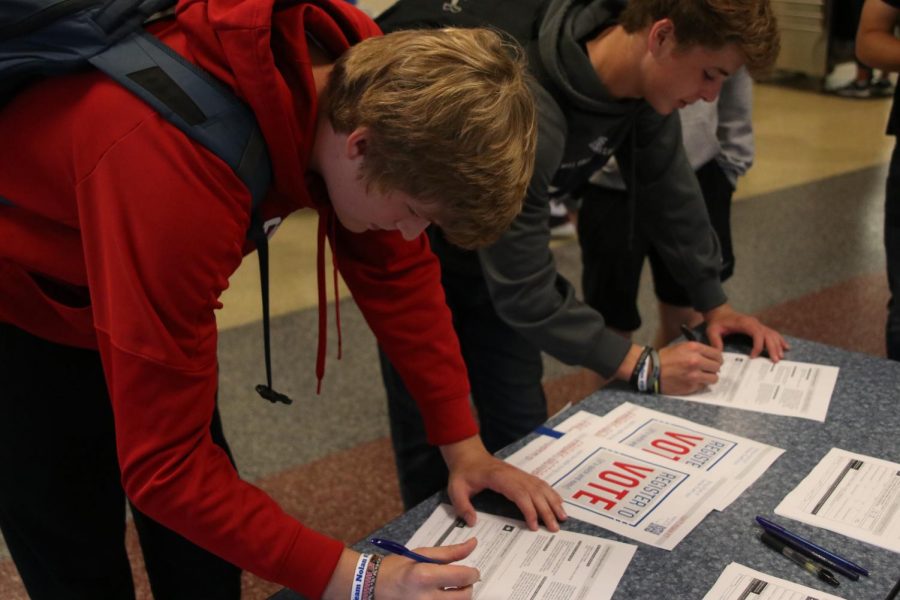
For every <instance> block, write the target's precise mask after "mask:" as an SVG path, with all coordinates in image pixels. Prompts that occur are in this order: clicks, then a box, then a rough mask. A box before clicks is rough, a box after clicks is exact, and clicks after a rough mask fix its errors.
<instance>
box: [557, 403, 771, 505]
mask: <svg viewBox="0 0 900 600" xmlns="http://www.w3.org/2000/svg"><path fill="white" fill-rule="evenodd" d="M555 429H556V430H557V431H562V432H569V433H576V432H577V433H578V434H579V435H589V436H594V437H598V438H603V439H608V440H613V441H617V442H621V443H623V444H625V445H627V446H630V447H631V448H635V449H636V450H639V451H640V452H641V454H640V455H641V456H643V457H644V458H647V459H650V460H654V461H657V462H659V461H660V460H661V461H663V464H668V465H669V466H671V467H673V468H674V469H676V470H686V471H691V470H699V471H703V472H704V473H706V474H707V475H709V476H710V477H712V478H714V479H724V480H726V481H725V482H724V484H723V489H722V493H721V495H720V496H719V502H718V503H717V504H716V506H715V508H716V509H717V510H724V509H725V508H726V507H727V506H728V505H729V504H730V503H731V502H733V501H734V500H735V499H737V498H738V496H740V495H741V494H742V493H743V492H744V490H746V489H747V487H749V486H750V485H751V484H752V483H753V482H754V481H756V480H757V479H758V478H759V477H760V476H761V475H762V474H763V473H764V472H765V471H766V469H768V468H769V467H770V466H771V465H772V463H773V462H774V461H775V460H776V459H777V458H778V457H779V456H780V455H781V454H782V452H783V450H782V449H781V448H776V447H774V446H770V445H768V444H763V443H761V442H757V441H754V440H750V439H747V438H745V437H741V436H739V435H735V434H733V433H730V432H727V431H722V430H719V429H715V428H712V427H709V426H706V425H702V424H700V423H695V422H693V421H689V420H687V419H681V418H679V417H676V416H673V415H668V414H665V413H661V412H657V411H655V410H651V409H649V408H645V407H643V406H637V405H635V404H631V403H630V402H625V403H623V404H621V405H619V406H618V407H617V408H615V409H613V410H611V411H610V412H608V413H607V414H605V415H603V416H599V415H594V414H591V413H588V412H585V411H579V412H577V413H575V414H574V415H572V416H571V417H569V418H568V419H566V420H565V421H563V422H562V423H560V424H559V425H557V426H556V427H555Z"/></svg>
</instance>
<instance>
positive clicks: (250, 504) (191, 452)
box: [76, 114, 343, 598]
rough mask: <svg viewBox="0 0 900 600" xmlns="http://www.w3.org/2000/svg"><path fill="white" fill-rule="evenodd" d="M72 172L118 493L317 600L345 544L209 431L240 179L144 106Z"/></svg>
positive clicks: (242, 221)
mask: <svg viewBox="0 0 900 600" xmlns="http://www.w3.org/2000/svg"><path fill="white" fill-rule="evenodd" d="M83 172H84V173H86V175H84V176H83V179H81V180H80V181H79V182H78V184H77V191H76V193H77V196H78V207H79V213H80V214H79V217H80V222H81V226H82V233H83V240H84V253H85V261H86V265H87V275H88V282H89V285H90V288H91V296H92V299H93V303H94V304H93V310H94V321H95V326H96V328H97V338H98V347H99V350H100V353H101V355H102V358H103V365H104V369H105V373H106V378H107V382H108V385H109V391H110V397H111V399H112V406H113V412H114V417H115V427H116V444H117V449H118V453H119V462H120V466H121V469H122V481H123V485H124V487H125V491H126V493H127V494H128V497H129V498H130V499H131V500H132V501H133V502H134V504H135V505H136V506H137V507H138V508H140V509H141V510H142V511H143V512H145V513H146V514H147V515H149V516H150V517H152V518H153V519H156V520H157V521H159V522H160V523H162V524H164V525H165V526H167V527H169V528H171V529H173V530H174V531H177V532H178V533H180V534H182V535H184V536H185V537H186V538H188V539H190V540H192V541H193V542H195V543H196V544H198V545H200V546H202V547H204V548H206V549H208V550H210V551H211V552H213V553H215V554H217V555H219V556H221V557H222V558H224V559H225V560H227V561H229V562H232V563H234V564H236V565H238V566H239V567H241V568H243V569H246V570H248V571H251V572H253V573H256V574H257V575H259V576H261V577H263V578H265V579H268V580H271V581H274V582H277V583H279V584H282V585H285V586H287V587H289V588H292V589H294V590H297V591H298V592H300V593H302V594H304V595H307V596H309V597H312V598H318V597H319V596H320V595H321V593H322V590H323V589H324V586H325V585H326V584H327V582H328V580H329V579H330V577H331V574H332V572H333V570H334V567H335V565H336V563H337V560H338V558H339V556H340V553H341V552H342V549H343V544H342V543H340V542H339V541H337V540H333V539H329V538H327V537H325V536H324V535H321V534H318V533H316V532H314V531H311V530H310V529H308V528H306V527H304V526H303V525H302V524H301V523H300V522H298V521H297V520H295V519H293V518H292V517H290V516H289V515H287V514H286V513H284V511H283V510H282V509H281V508H280V507H279V506H278V505H277V504H276V503H275V502H274V501H273V500H272V499H271V498H270V497H269V496H268V495H266V494H265V493H264V492H263V491H261V490H259V489H258V488H256V487H254V486H252V485H250V484H249V483H247V482H245V481H242V480H241V479H240V478H239V477H238V474H237V473H236V471H235V470H234V468H233V467H232V465H231V463H230V462H229V460H228V458H227V456H226V455H225V453H224V452H223V451H222V450H221V449H220V448H219V447H218V446H217V445H215V444H214V443H213V442H212V440H211V438H210V435H209V425H210V420H211V417H212V414H213V409H214V404H215V394H216V386H217V363H216V341H217V335H216V322H215V315H214V309H216V308H218V306H219V304H218V297H219V294H220V293H221V291H222V290H223V289H224V288H225V287H226V286H227V281H228V277H229V276H230V275H231V273H232V272H233V271H234V270H235V268H236V267H237V266H238V264H240V262H241V259H242V242H243V240H244V235H245V230H246V226H247V219H248V216H247V213H248V206H249V199H248V197H247V194H246V191H245V189H244V187H243V185H242V184H241V183H240V181H238V180H237V178H236V177H235V176H234V174H233V173H232V172H231V171H230V170H229V169H228V167H227V166H226V165H224V163H222V162H221V161H220V160H219V159H218V158H216V157H214V156H212V155H211V154H209V153H208V151H206V150H205V149H204V148H201V147H198V146H196V145H194V144H192V143H191V142H189V141H187V140H186V139H185V137H184V136H183V135H182V134H181V133H180V132H179V131H177V130H176V129H175V128H174V127H171V126H169V125H168V124H165V123H163V122H162V121H161V118H160V117H158V116H157V115H155V114H153V115H151V116H149V117H148V118H147V119H146V120H145V121H144V122H142V123H141V124H140V125H139V126H138V127H136V128H135V129H133V130H132V131H130V132H129V133H127V134H126V135H125V136H124V137H122V138H121V139H120V140H118V141H117V142H116V143H115V145H114V146H113V147H112V148H110V149H109V151H107V152H106V153H105V154H104V155H103V158H102V159H101V160H100V162H99V164H97V165H95V166H94V167H93V168H91V169H90V170H85V171H83ZM124 190H127V193H126V192H123V191H124Z"/></svg>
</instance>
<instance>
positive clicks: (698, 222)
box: [616, 105, 726, 312]
mask: <svg viewBox="0 0 900 600" xmlns="http://www.w3.org/2000/svg"><path fill="white" fill-rule="evenodd" d="M633 135H634V137H633V138H632V139H631V140H629V141H626V142H625V144H623V147H622V148H620V149H619V151H618V152H617V153H616V159H617V160H618V162H619V165H620V166H621V169H622V175H623V178H624V179H625V182H626V184H627V185H629V186H631V185H635V186H636V189H635V190H634V193H635V194H636V196H637V200H638V202H639V203H640V205H641V209H640V211H638V214H639V215H642V217H641V218H639V220H638V222H637V224H636V226H638V227H641V228H642V230H643V231H644V233H645V235H646V239H648V240H651V243H652V244H653V247H654V248H655V249H656V250H657V252H658V253H659V254H660V256H661V257H662V258H663V260H664V261H665V263H666V266H668V267H669V270H670V271H671V272H672V274H673V275H674V276H675V278H676V279H677V280H678V281H679V282H681V283H682V284H683V285H684V287H685V288H686V289H687V291H688V294H689V295H690V297H691V303H692V304H693V307H694V308H695V309H697V310H699V311H701V312H703V311H707V310H710V309H712V308H715V307H716V306H719V305H721V304H724V303H725V301H726V297H725V292H724V291H723V290H722V284H721V282H720V281H719V271H720V269H721V267H722V257H721V251H720V248H719V241H718V239H717V238H716V234H715V232H714V231H713V229H712V226H711V225H710V222H709V216H708V214H707V212H706V205H705V204H704V202H703V196H702V194H701V191H700V185H699V184H698V183H697V177H696V176H695V175H694V171H693V169H692V168H691V165H690V163H689V162H688V159H687V156H686V155H685V152H684V147H683V146H682V143H681V123H680V121H679V119H678V115H677V114H675V113H673V114H670V115H668V116H665V117H664V116H661V115H659V114H657V113H656V112H654V111H653V110H652V109H651V108H650V107H649V105H648V106H646V107H644V108H642V109H641V110H640V111H639V113H638V114H637V117H636V119H635V125H634V132H633ZM630 144H634V149H633V150H634V157H635V158H634V161H632V152H631V148H629V147H628V146H629V145H630ZM632 166H633V167H634V175H633V176H632V175H631V173H632V171H631V169H632Z"/></svg>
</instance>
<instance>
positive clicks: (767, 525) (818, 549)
mask: <svg viewBox="0 0 900 600" xmlns="http://www.w3.org/2000/svg"><path fill="white" fill-rule="evenodd" d="M756 522H757V523H759V524H760V525H761V526H762V528H763V529H765V530H766V531H774V532H776V533H778V534H781V535H782V536H784V537H786V538H787V539H789V540H791V541H792V542H794V543H795V544H797V545H798V546H801V547H803V548H806V549H807V550H809V551H810V552H815V553H816V554H820V555H822V556H824V557H825V558H827V559H828V560H830V561H831V562H833V563H835V564H838V565H841V566H842V567H846V568H847V569H850V570H851V571H856V572H857V573H859V574H860V575H866V576H868V575H869V572H868V571H867V570H866V569H864V568H863V567H861V566H859V565H858V564H856V563H854V562H852V561H850V560H847V559H846V558H844V557H843V556H838V555H837V554H835V553H834V552H830V551H828V550H826V549H825V548H823V547H822V546H819V545H818V544H814V543H813V542H810V541H809V540H807V539H804V538H802V537H800V536H799V535H797V534H796V533H791V532H790V531H788V530H787V529H785V528H784V527H782V526H781V525H778V524H777V523H773V522H772V521H770V520H768V519H767V518H765V517H759V516H758V517H756Z"/></svg>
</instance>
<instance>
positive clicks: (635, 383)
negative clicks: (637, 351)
mask: <svg viewBox="0 0 900 600" xmlns="http://www.w3.org/2000/svg"><path fill="white" fill-rule="evenodd" d="M648 356H650V346H644V349H643V351H642V352H641V355H640V356H639V357H638V359H637V362H636V363H634V370H633V371H632V372H631V379H629V380H628V383H630V384H631V387H633V388H634V389H635V390H637V391H640V390H639V389H638V375H639V374H640V372H641V367H642V366H643V365H644V362H645V361H646V360H647V357H648Z"/></svg>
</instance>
